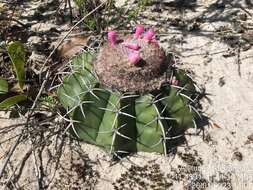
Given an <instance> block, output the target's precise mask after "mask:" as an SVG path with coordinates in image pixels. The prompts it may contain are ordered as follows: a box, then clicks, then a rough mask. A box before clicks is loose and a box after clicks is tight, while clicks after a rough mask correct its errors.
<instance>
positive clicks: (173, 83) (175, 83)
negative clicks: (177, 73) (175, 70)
mask: <svg viewBox="0 0 253 190" xmlns="http://www.w3.org/2000/svg"><path fill="white" fill-rule="evenodd" d="M171 84H172V85H174V86H178V84H179V82H178V80H177V79H176V77H172V80H171Z"/></svg>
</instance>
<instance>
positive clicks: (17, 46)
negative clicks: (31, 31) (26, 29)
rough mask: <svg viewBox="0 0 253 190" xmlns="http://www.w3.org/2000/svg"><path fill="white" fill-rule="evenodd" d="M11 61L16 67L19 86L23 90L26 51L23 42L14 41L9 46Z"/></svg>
mask: <svg viewBox="0 0 253 190" xmlns="http://www.w3.org/2000/svg"><path fill="white" fill-rule="evenodd" d="M7 51H8V54H9V57H10V59H11V63H12V65H13V67H14V69H15V72H16V75H17V79H18V82H19V87H20V89H21V90H23V87H24V81H25V63H26V52H25V48H24V46H23V44H22V43H20V42H12V43H11V44H10V45H9V46H8V48H7Z"/></svg>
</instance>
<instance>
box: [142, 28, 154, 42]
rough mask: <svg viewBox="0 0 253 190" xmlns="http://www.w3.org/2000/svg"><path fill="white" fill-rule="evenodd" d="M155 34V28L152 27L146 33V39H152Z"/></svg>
mask: <svg viewBox="0 0 253 190" xmlns="http://www.w3.org/2000/svg"><path fill="white" fill-rule="evenodd" d="M154 36H155V32H154V30H153V29H152V28H151V29H149V30H148V31H147V32H146V33H145V34H144V39H145V40H147V41H149V42H150V41H151V40H152V39H153V38H154Z"/></svg>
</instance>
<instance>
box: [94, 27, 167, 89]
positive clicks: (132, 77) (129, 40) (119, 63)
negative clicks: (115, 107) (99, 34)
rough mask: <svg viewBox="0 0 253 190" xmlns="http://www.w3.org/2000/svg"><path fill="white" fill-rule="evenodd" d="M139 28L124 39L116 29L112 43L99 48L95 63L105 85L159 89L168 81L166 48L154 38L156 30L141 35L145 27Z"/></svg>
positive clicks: (123, 87)
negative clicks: (118, 34) (119, 36)
mask: <svg viewBox="0 0 253 190" xmlns="http://www.w3.org/2000/svg"><path fill="white" fill-rule="evenodd" d="M138 27H139V28H138ZM136 28H137V29H136V33H135V35H128V36H125V37H122V38H121V39H118V38H117V36H116V33H115V32H109V33H108V40H109V43H107V44H105V45H104V46H103V47H102V48H101V49H100V52H99V53H98V56H97V58H96V60H95V61H94V63H93V64H94V70H95V72H96V74H97V76H98V78H99V80H100V82H101V84H102V85H104V86H106V87H109V88H111V89H116V90H119V91H122V92H141V93H143V92H148V91H152V90H156V89H159V88H160V86H161V84H162V83H163V82H165V80H166V76H165V72H166V70H167V64H168V63H166V55H165V52H164V50H163V49H161V48H160V47H159V45H158V42H157V41H156V40H155V39H154V38H153V36H154V32H153V30H149V31H148V32H146V33H145V34H144V37H142V32H143V31H144V29H143V28H142V26H137V27H136ZM138 29H139V30H138Z"/></svg>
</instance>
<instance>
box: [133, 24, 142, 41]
mask: <svg viewBox="0 0 253 190" xmlns="http://www.w3.org/2000/svg"><path fill="white" fill-rule="evenodd" d="M143 32H144V27H143V26H142V25H136V29H135V34H134V37H135V38H139V37H140V36H141V34H142V33H143Z"/></svg>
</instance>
